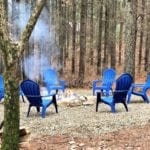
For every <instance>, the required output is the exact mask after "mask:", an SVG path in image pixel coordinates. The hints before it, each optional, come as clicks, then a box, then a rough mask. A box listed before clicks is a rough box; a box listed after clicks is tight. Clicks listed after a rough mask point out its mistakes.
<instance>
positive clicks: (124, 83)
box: [96, 73, 133, 112]
mask: <svg viewBox="0 0 150 150" xmlns="http://www.w3.org/2000/svg"><path fill="white" fill-rule="evenodd" d="M132 82H133V78H132V76H131V75H130V74H128V73H124V74H122V75H121V76H120V77H119V78H118V79H117V80H116V88H115V91H114V92H113V96H104V97H101V93H100V92H98V93H97V101H96V112H97V111H98V105H99V103H100V102H102V103H105V104H107V105H109V106H110V107H111V111H112V112H116V109H115V105H116V104H117V103H122V104H123V105H124V107H125V109H126V111H128V107H127V103H126V96H127V93H128V91H129V89H130V86H131V84H132Z"/></svg>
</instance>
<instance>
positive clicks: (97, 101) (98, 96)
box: [96, 92, 101, 112]
mask: <svg viewBox="0 0 150 150" xmlns="http://www.w3.org/2000/svg"><path fill="white" fill-rule="evenodd" d="M100 101H101V93H100V92H97V99H96V112H98V104H99V102H100Z"/></svg>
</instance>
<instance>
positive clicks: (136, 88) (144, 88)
mask: <svg viewBox="0 0 150 150" xmlns="http://www.w3.org/2000/svg"><path fill="white" fill-rule="evenodd" d="M149 90H150V73H148V75H147V79H146V82H145V83H143V84H136V83H135V84H132V86H131V88H130V91H129V93H128V101H127V102H128V103H130V101H131V95H132V94H133V95H136V96H141V97H142V98H143V100H144V102H147V103H149V101H150V99H149V97H148V93H147V92H148V91H149Z"/></svg>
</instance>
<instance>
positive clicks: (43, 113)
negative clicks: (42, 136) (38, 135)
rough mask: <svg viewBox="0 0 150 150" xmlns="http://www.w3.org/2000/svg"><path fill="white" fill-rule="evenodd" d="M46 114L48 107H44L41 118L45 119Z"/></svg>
mask: <svg viewBox="0 0 150 150" xmlns="http://www.w3.org/2000/svg"><path fill="white" fill-rule="evenodd" d="M45 114H46V107H44V106H43V107H42V114H41V116H42V118H45Z"/></svg>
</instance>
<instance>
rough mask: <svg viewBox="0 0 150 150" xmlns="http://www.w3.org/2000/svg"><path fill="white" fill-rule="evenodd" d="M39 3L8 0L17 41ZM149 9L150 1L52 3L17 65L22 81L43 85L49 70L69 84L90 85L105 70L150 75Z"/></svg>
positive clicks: (72, 0) (58, 0) (12, 33)
mask: <svg viewBox="0 0 150 150" xmlns="http://www.w3.org/2000/svg"><path fill="white" fill-rule="evenodd" d="M34 5H35V1H34V0H8V3H7V12H8V22H9V34H10V36H11V38H12V39H13V40H14V42H15V41H16V42H17V41H18V40H19V39H20V35H21V32H22V30H23V29H24V27H25V25H26V23H27V21H28V19H29V16H30V13H31V11H32V8H33V7H34ZM149 8H150V0H133V1H130V0H82V1H81V0H55V1H53V0H47V4H46V6H45V7H44V9H43V11H42V14H41V15H40V17H39V20H38V23H37V24H36V26H35V29H34V32H33V33H32V36H31V38H30V41H29V42H28V43H27V44H26V51H25V52H24V54H23V59H20V62H18V63H19V64H20V71H18V77H20V79H25V78H30V79H34V80H38V81H39V80H40V78H41V72H42V70H43V69H45V68H46V67H49V66H51V67H54V68H56V69H57V70H58V72H59V75H60V78H64V79H66V80H67V82H68V85H70V86H82V85H87V84H86V83H88V85H89V83H91V81H92V80H94V79H95V78H97V77H100V75H101V73H102V71H103V69H105V68H106V67H113V68H115V69H116V71H117V73H118V74H120V73H123V72H125V71H127V72H130V73H131V74H132V75H133V76H134V77H135V78H136V77H140V76H141V77H145V76H146V73H147V72H149V71H150V9H149ZM0 73H3V59H2V54H0Z"/></svg>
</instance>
